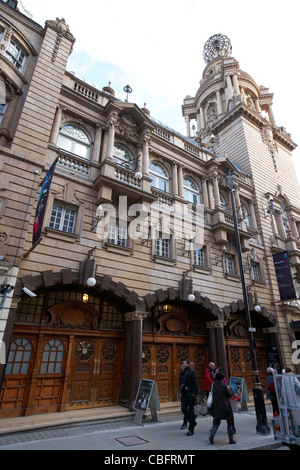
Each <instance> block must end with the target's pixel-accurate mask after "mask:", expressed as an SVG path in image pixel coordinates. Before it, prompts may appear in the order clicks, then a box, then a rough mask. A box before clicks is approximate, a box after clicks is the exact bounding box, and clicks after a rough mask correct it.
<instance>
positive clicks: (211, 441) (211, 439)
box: [208, 436, 214, 444]
mask: <svg viewBox="0 0 300 470" xmlns="http://www.w3.org/2000/svg"><path fill="white" fill-rule="evenodd" d="M208 440H209V443H210V444H214V438H213V437H212V436H209V438H208Z"/></svg>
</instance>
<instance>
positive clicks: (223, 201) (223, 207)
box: [220, 193, 226, 211]
mask: <svg viewBox="0 0 300 470" xmlns="http://www.w3.org/2000/svg"><path fill="white" fill-rule="evenodd" d="M220 207H221V209H222V210H223V211H225V210H226V200H225V197H224V196H223V194H222V193H220Z"/></svg>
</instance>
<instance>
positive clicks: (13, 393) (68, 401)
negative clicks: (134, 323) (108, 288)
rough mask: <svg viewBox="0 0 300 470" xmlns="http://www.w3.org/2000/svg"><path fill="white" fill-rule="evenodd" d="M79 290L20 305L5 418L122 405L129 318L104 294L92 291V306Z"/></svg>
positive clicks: (1, 411) (0, 404) (1, 407)
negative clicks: (121, 385)
mask: <svg viewBox="0 0 300 470" xmlns="http://www.w3.org/2000/svg"><path fill="white" fill-rule="evenodd" d="M79 290H80V288H79V287H78V286H77V288H75V286H74V287H73V288H70V289H66V288H65V287H61V288H60V289H59V288H57V289H55V290H49V291H44V292H42V293H40V294H39V295H38V296H37V297H35V298H26V299H24V300H23V301H21V302H20V303H19V305H18V308H17V312H16V319H15V320H16V321H15V324H14V337H13V340H12V345H11V350H10V355H9V359H8V364H7V371H6V376H5V380H4V383H3V388H2V393H1V401H0V416H1V417H7V416H10V417H12V416H22V415H30V414H39V413H49V412H57V411H64V410H73V409H82V408H91V407H101V406H111V405H116V404H118V400H119V396H120V384H121V371H122V356H123V337H124V316H123V314H122V311H121V309H120V306H119V305H118V303H117V302H115V303H113V302H112V300H111V299H110V300H109V299H108V296H107V295H106V294H105V293H104V292H99V291H98V292H97V291H90V292H89V304H87V303H84V302H82V292H79ZM81 290H82V289H81Z"/></svg>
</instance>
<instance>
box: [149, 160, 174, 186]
mask: <svg viewBox="0 0 300 470" xmlns="http://www.w3.org/2000/svg"><path fill="white" fill-rule="evenodd" d="M149 175H150V178H152V183H151V186H154V188H157V189H160V190H161V191H169V175H168V173H167V171H166V170H165V169H164V167H163V166H162V165H161V164H160V163H157V162H150V164H149Z"/></svg>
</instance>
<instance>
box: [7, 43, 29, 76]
mask: <svg viewBox="0 0 300 470" xmlns="http://www.w3.org/2000/svg"><path fill="white" fill-rule="evenodd" d="M5 54H6V56H7V58H8V59H9V60H10V62H11V63H12V64H13V65H14V66H15V67H16V68H17V69H18V70H19V71H20V72H21V71H22V69H23V67H24V63H25V59H26V56H25V54H24V52H23V51H22V49H21V47H20V46H19V45H18V44H17V43H16V42H15V41H14V40H13V39H11V40H10V43H9V45H8V48H7V49H6V52H5Z"/></svg>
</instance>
